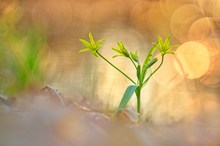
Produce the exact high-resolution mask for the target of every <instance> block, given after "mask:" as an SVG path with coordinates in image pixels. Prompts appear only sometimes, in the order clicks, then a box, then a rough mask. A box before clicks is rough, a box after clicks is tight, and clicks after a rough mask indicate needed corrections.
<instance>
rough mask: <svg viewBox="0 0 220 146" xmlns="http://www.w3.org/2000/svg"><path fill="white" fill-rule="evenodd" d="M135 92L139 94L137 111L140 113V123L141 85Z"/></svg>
mask: <svg viewBox="0 0 220 146" xmlns="http://www.w3.org/2000/svg"><path fill="white" fill-rule="evenodd" d="M135 94H136V96H137V113H138V123H139V122H140V113H141V86H138V87H137V89H136V91H135Z"/></svg>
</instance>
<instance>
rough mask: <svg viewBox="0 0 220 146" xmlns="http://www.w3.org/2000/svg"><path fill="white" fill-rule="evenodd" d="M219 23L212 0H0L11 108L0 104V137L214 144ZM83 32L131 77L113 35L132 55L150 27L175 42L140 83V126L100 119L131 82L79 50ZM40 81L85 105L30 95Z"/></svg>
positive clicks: (145, 43)
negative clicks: (146, 80) (61, 104)
mask: <svg viewBox="0 0 220 146" xmlns="http://www.w3.org/2000/svg"><path fill="white" fill-rule="evenodd" d="M219 29H220V1H219V0H0V96H1V97H2V96H7V97H8V98H9V99H10V100H11V101H14V103H15V106H14V107H15V109H16V110H15V109H13V108H12V109H10V108H8V107H7V106H4V104H0V105H1V106H0V115H1V118H0V131H1V132H0V145H8V146H13V145H16V146H24V145H33V146H34V145H45V146H46V145H47V146H49V145H55V146H60V145H109V146H110V145H120V146H121V145H128V143H127V142H128V141H129V140H130V142H129V144H130V145H145V146H146V145H153V146H154V145H158V146H159V145H162V146H164V145H183V146H185V145H201V146H203V145H204V146H205V145H218V144H219V135H220V131H219V127H220V126H219V121H220V118H219V115H220V104H219V99H220V97H219V96H220V90H219V89H220V31H219ZM89 32H92V33H93V35H94V38H95V39H96V40H97V39H101V38H103V39H105V40H106V41H105V42H104V43H103V47H102V49H101V50H100V52H101V53H102V54H103V55H104V56H105V57H106V58H108V59H109V60H110V61H112V62H113V63H114V64H115V65H116V66H118V67H119V68H121V69H122V70H123V71H124V72H126V73H127V74H129V75H130V76H131V77H132V78H134V79H135V77H136V75H135V71H134V69H133V66H132V64H130V62H129V60H126V59H124V58H120V57H118V58H115V59H113V58H112V56H113V55H114V52H113V51H112V50H111V48H112V47H117V45H116V43H117V41H120V40H121V41H123V42H124V44H125V46H126V47H127V49H128V50H130V51H134V50H137V51H138V53H139V55H140V56H141V59H142V61H143V60H144V59H145V58H144V57H145V56H146V55H147V52H148V51H149V49H150V48H151V46H152V43H153V42H155V41H156V40H157V36H158V35H159V36H161V37H162V38H165V37H166V36H167V35H169V34H170V35H171V43H172V44H173V45H176V44H178V45H179V47H178V48H176V49H175V55H167V56H166V58H165V63H164V64H163V67H162V68H161V69H160V70H159V71H158V72H157V73H156V74H155V76H154V77H153V78H152V79H151V80H150V82H149V84H148V85H147V86H146V87H145V88H144V89H143V93H142V109H141V110H142V118H143V121H144V122H143V123H142V124H143V125H141V126H142V127H135V125H131V127H126V126H125V127H123V126H124V124H122V125H120V124H119V125H118V124H115V125H117V126H115V125H114V124H113V125H111V124H110V126H109V125H108V124H106V121H107V123H108V122H109V121H108V118H106V115H107V114H108V113H109V111H114V110H115V108H116V107H117V105H118V104H119V102H120V99H121V97H122V95H123V92H124V90H125V88H126V87H127V86H128V85H130V84H131V83H130V82H129V81H128V80H126V79H125V78H124V77H123V76H122V75H121V74H120V73H118V72H117V71H115V70H114V69H113V68H112V67H111V66H109V65H108V64H106V62H104V61H103V60H101V58H94V57H93V56H92V55H91V54H90V53H79V50H80V49H82V48H83V46H82V45H81V44H80V42H79V39H80V38H83V39H88V33H89ZM155 57H158V58H159V61H160V55H159V54H155ZM156 66H157V65H156ZM154 68H155V67H152V70H153V69H154ZM45 85H50V86H51V87H52V88H53V89H57V91H58V92H60V93H61V94H62V95H63V97H64V99H65V100H66V101H68V102H70V105H71V103H74V102H75V101H77V102H78V101H79V103H83V104H84V103H85V105H86V107H89V108H90V109H92V111H91V112H81V111H80V112H79V111H75V109H74V110H73V109H72V107H71V106H70V107H68V106H67V107H65V108H63V107H62V108H60V107H59V108H58V107H56V106H55V107H54V106H53V105H52V107H51V104H48V103H47V102H48V101H47V98H46V99H45V98H44V96H43V97H38V96H37V97H35V95H37V93H38V92H39V91H40V90H41V89H42V88H43V87H44V86H45ZM26 101H27V102H26ZM49 103H50V101H49ZM129 104H132V105H133V106H135V97H134V98H133V100H132V101H131V102H130V103H129ZM2 105H3V106H2ZM23 105H24V106H23ZM96 111H99V112H100V113H104V114H106V115H103V114H100V113H97V112H96ZM76 117H77V118H76ZM94 117H95V118H94ZM103 123H104V124H103ZM154 124H156V125H154ZM106 125H107V126H106ZM125 125H126V124H125ZM163 125H166V126H163ZM112 126H113V127H112ZM103 127H104V128H103ZM115 127H116V128H115ZM119 138H120V139H119ZM11 139H12V140H11ZM121 140H122V141H121ZM103 143H104V144H103Z"/></svg>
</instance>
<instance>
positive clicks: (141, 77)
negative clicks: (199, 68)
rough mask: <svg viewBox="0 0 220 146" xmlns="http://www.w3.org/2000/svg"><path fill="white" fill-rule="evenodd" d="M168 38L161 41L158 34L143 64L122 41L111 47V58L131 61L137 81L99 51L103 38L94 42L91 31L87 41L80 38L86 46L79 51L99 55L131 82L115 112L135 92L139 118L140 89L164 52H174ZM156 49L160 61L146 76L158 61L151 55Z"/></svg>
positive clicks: (123, 105) (122, 107)
mask: <svg viewBox="0 0 220 146" xmlns="http://www.w3.org/2000/svg"><path fill="white" fill-rule="evenodd" d="M170 38H171V37H170V36H168V37H167V38H166V39H165V41H164V42H163V40H162V38H161V37H160V36H159V37H158V41H157V43H153V46H152V48H151V49H150V51H149V52H148V54H147V57H146V58H145V61H144V63H143V65H141V63H140V59H139V58H140V57H139V56H138V54H137V51H135V52H129V51H128V50H127V49H126V48H125V46H124V44H123V43H122V41H120V42H118V43H117V45H118V49H116V48H112V49H113V50H114V51H115V52H116V53H117V54H116V55H115V56H113V58H115V57H118V56H124V57H126V58H128V59H129V60H130V61H131V62H132V64H133V65H134V67H135V69H136V74H137V81H136V82H135V81H134V80H133V79H131V78H130V77H129V76H128V75H127V74H125V73H124V72H123V71H121V70H120V69H119V68H117V67H116V66H115V65H114V64H112V63H111V62H110V61H109V60H108V59H106V58H105V57H104V56H102V55H101V54H100V53H99V49H100V47H101V46H102V44H101V42H102V41H104V40H98V41H96V42H95V41H94V38H93V35H92V33H91V32H90V33H89V41H86V40H83V39H80V42H81V43H82V44H83V45H84V46H85V47H86V48H84V49H82V50H80V52H87V51H91V52H92V54H93V55H94V56H95V57H101V58H102V59H104V60H105V61H106V62H107V63H109V64H110V65H111V66H112V67H114V68H115V69H116V70H118V71H119V72H120V73H121V74H123V75H124V76H125V77H126V78H127V79H128V80H130V81H131V82H132V83H133V85H129V86H128V87H127V89H126V90H125V92H124V95H123V97H122V99H121V102H120V104H119V106H118V109H117V112H118V111H120V110H122V109H124V108H125V106H126V105H127V103H128V102H129V100H130V99H131V97H132V95H133V94H134V93H135V94H136V97H137V112H138V113H139V120H140V112H141V111H140V109H141V90H142V88H143V87H144V86H145V85H146V84H147V82H148V81H149V79H150V78H151V77H152V76H153V75H154V74H155V73H156V72H157V71H158V69H159V68H160V67H161V66H162V64H163V62H164V56H165V55H166V54H174V52H173V51H172V49H173V48H175V47H176V45H175V46H170ZM156 50H158V51H159V52H160V54H161V57H162V59H161V62H160V64H159V66H158V67H157V68H156V69H155V70H154V71H152V72H151V73H150V74H149V75H148V76H147V71H148V69H150V67H151V66H152V65H154V64H155V63H156V62H157V61H158V58H153V55H154V53H155V51H156ZM117 112H116V113H117Z"/></svg>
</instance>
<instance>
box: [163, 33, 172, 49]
mask: <svg viewBox="0 0 220 146" xmlns="http://www.w3.org/2000/svg"><path fill="white" fill-rule="evenodd" d="M170 38H171V36H170V35H168V37H167V38H166V40H165V42H164V47H165V48H167V47H168V46H169V44H170Z"/></svg>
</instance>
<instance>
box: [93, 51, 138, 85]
mask: <svg viewBox="0 0 220 146" xmlns="http://www.w3.org/2000/svg"><path fill="white" fill-rule="evenodd" d="M97 54H98V55H99V56H100V57H101V58H102V59H104V60H105V61H106V62H108V63H109V64H110V65H111V66H112V67H114V68H115V69H116V70H118V71H119V72H120V73H121V74H123V75H124V76H125V77H126V78H127V79H129V80H130V81H131V82H132V83H134V84H135V85H136V83H135V81H133V80H132V79H131V78H130V77H129V76H128V75H126V74H125V73H124V72H123V71H121V70H120V69H119V68H117V67H116V66H115V65H114V64H112V63H111V62H110V61H108V60H107V59H106V58H105V57H104V56H102V55H101V54H100V53H99V52H98V51H97Z"/></svg>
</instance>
